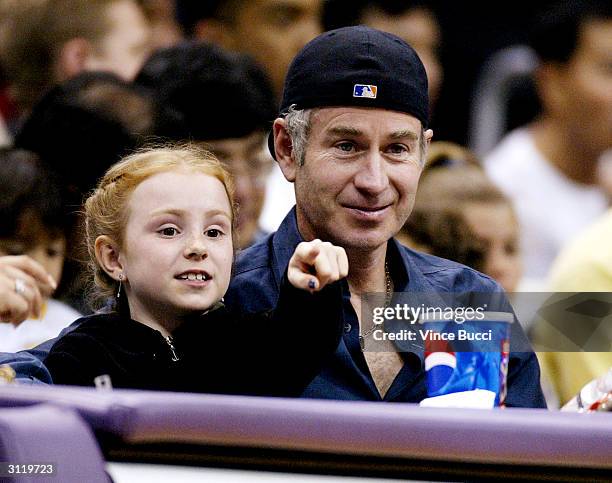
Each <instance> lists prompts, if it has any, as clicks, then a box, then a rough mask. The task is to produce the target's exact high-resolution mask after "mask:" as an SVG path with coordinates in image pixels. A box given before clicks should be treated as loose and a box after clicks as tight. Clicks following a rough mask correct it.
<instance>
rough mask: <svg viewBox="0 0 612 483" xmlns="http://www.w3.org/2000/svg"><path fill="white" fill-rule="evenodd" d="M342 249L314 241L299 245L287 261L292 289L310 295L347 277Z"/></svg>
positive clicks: (346, 259)
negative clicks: (294, 288)
mask: <svg viewBox="0 0 612 483" xmlns="http://www.w3.org/2000/svg"><path fill="white" fill-rule="evenodd" d="M348 268H349V267H348V258H347V257H346V252H345V251H344V248H341V247H337V246H334V245H332V244H331V243H329V242H322V241H321V240H318V239H315V240H312V241H310V242H302V243H300V244H299V245H298V246H297V247H296V249H295V252H294V253H293V256H292V257H291V260H289V267H288V269H287V277H288V278H289V282H291V284H292V285H293V286H294V287H297V288H301V289H303V290H308V291H310V292H311V293H312V292H316V291H319V290H321V289H322V288H323V287H325V285H327V284H328V283H332V282H335V281H336V280H340V279H341V278H344V277H346V276H347V275H348Z"/></svg>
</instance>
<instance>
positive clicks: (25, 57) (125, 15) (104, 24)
mask: <svg viewBox="0 0 612 483" xmlns="http://www.w3.org/2000/svg"><path fill="white" fill-rule="evenodd" d="M5 14H6V18H5V19H4V21H3V24H2V29H1V31H0V37H1V38H0V62H1V63H2V66H3V68H4V72H5V74H6V77H7V80H8V82H9V94H10V95H11V98H12V99H13V100H14V101H15V103H16V105H17V108H18V111H19V113H20V115H21V116H25V115H27V113H28V112H29V111H30V109H31V108H32V107H33V105H34V104H35V103H36V102H37V101H38V100H39V99H40V98H41V97H42V96H43V95H44V94H45V93H46V92H47V91H49V89H51V88H52V87H53V86H54V85H56V84H58V83H62V82H64V81H66V80H68V79H70V78H71V77H74V76H75V75H77V74H79V73H81V72H83V71H106V72H112V73H114V74H116V75H118V76H120V77H121V78H123V79H125V80H128V81H129V80H132V79H133V78H134V76H135V75H136V73H137V72H138V71H139V70H140V67H141V66H142V64H143V63H144V61H145V59H146V57H147V56H148V55H149V53H150V50H151V45H150V40H151V39H150V27H149V24H148V22H147V20H146V18H145V16H144V14H143V11H142V9H141V7H140V5H139V4H138V2H136V1H135V0H24V1H19V2H13V3H12V4H11V8H10V9H7V10H6V12H5ZM9 124H11V123H10V122H9ZM15 124H16V128H17V127H18V125H19V124H20V122H15Z"/></svg>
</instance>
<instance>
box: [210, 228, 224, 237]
mask: <svg viewBox="0 0 612 483" xmlns="http://www.w3.org/2000/svg"><path fill="white" fill-rule="evenodd" d="M206 235H207V236H209V237H210V238H218V237H220V236H221V235H223V232H222V231H221V230H217V229H216V228H211V229H210V230H206Z"/></svg>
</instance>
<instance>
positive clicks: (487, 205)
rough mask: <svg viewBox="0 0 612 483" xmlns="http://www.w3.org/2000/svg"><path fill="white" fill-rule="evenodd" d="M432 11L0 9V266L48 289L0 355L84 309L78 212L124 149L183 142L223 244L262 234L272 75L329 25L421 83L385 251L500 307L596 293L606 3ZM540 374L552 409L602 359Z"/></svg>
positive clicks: (280, 191)
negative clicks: (223, 177) (227, 187)
mask: <svg viewBox="0 0 612 483" xmlns="http://www.w3.org/2000/svg"><path fill="white" fill-rule="evenodd" d="M451 3H453V2H441V1H435V0H432V1H426V0H415V1H400V0H396V1H392V0H216V1H213V0H211V1H204V0H140V1H138V0H0V145H2V146H4V147H2V150H1V151H0V214H2V216H1V221H0V255H5V256H17V255H24V254H25V255H29V256H30V257H31V258H33V259H34V260H36V261H38V262H39V263H41V264H42V265H43V267H44V268H45V269H46V270H47V271H48V272H49V273H50V274H52V275H53V277H54V280H55V281H57V282H58V287H57V289H56V290H55V292H54V293H53V294H52V295H51V296H49V297H48V298H47V299H46V300H43V301H42V302H41V304H40V307H39V310H37V313H36V314H35V315H36V316H34V314H32V315H31V317H30V320H28V321H27V323H23V324H21V325H20V326H18V327H13V326H10V325H7V324H0V351H16V350H20V349H23V348H29V347H32V346H34V345H36V344H37V343H39V342H41V341H43V340H46V339H48V338H51V337H54V336H55V335H57V333H59V331H60V330H61V329H62V328H63V327H64V326H67V325H69V324H70V323H71V322H72V321H73V320H74V319H75V318H77V317H78V314H79V313H88V312H89V311H90V310H91V309H90V308H89V307H88V305H87V302H86V300H87V290H88V287H87V285H86V284H85V283H84V282H83V280H82V278H81V276H80V275H81V274H82V272H83V268H82V262H81V260H82V259H83V254H82V252H81V250H82V233H81V231H82V230H81V223H80V218H81V202H82V200H83V197H84V196H85V195H86V194H87V193H88V192H89V191H90V190H91V189H92V188H93V187H94V186H95V183H96V181H97V180H98V179H99V177H100V176H101V175H102V174H103V173H104V172H105V171H106V170H107V168H108V167H109V166H111V165H112V164H113V163H115V162H116V161H118V160H119V159H120V158H121V157H122V156H123V155H125V154H126V153H129V152H130V151H132V150H134V149H135V148H137V147H139V146H142V145H145V144H148V143H151V142H157V141H160V140H174V141H181V140H190V141H196V142H198V143H202V145H204V146H205V147H206V148H207V149H209V150H210V151H212V152H213V153H214V154H216V155H217V157H219V159H221V160H222V161H223V162H224V163H225V164H226V166H227V167H228V169H229V170H230V172H231V173H232V174H233V176H234V180H235V187H236V193H235V198H236V204H237V206H238V219H237V233H238V238H237V244H238V246H239V247H240V248H244V247H247V246H249V245H251V244H253V243H255V242H257V241H258V240H260V239H262V237H263V236H265V235H266V234H267V233H269V232H271V231H274V230H275V229H276V227H277V226H278V224H279V223H280V222H281V220H282V219H283V217H284V216H285V214H286V213H287V212H288V211H289V209H290V208H291V207H292V206H293V204H294V200H295V198H294V194H293V188H292V186H291V184H290V183H288V182H287V181H286V180H285V179H284V178H283V176H282V174H281V172H280V170H279V169H278V167H277V165H276V163H275V162H274V161H273V159H272V158H271V157H270V155H269V153H268V150H267V145H266V139H267V134H268V131H269V130H270V127H271V122H272V121H273V120H274V118H275V116H276V113H277V110H278V102H279V100H280V97H281V94H282V86H283V81H284V77H285V73H286V71H287V69H288V66H289V64H290V62H291V60H292V59H293V57H294V56H295V54H296V53H297V52H298V51H299V50H300V49H301V48H302V47H303V46H304V45H305V44H306V43H307V42H308V41H309V40H311V39H312V38H313V37H315V36H316V35H317V34H319V33H321V32H323V31H325V30H331V29H335V28H338V27H343V26H347V25H358V24H366V25H369V26H371V27H374V28H377V29H380V30H384V31H388V32H391V33H393V34H395V35H397V36H399V37H401V38H403V39H405V40H406V41H407V42H408V43H409V44H411V45H412V46H413V47H414V49H415V50H416V51H417V53H418V54H419V56H420V57H421V59H422V61H423V64H424V66H425V69H426V72H427V76H428V80H429V94H430V99H431V102H430V119H431V127H432V128H433V131H434V142H433V143H432V145H431V148H430V151H429V155H428V161H427V164H426V168H425V170H424V173H423V174H422V176H421V181H420V187H419V193H418V195H417V200H416V204H415V209H414V211H413V213H412V215H411V217H410V218H409V220H408V222H407V224H406V226H405V227H404V229H403V230H402V231H401V232H400V234H399V235H398V238H399V239H400V240H401V241H402V243H404V244H406V245H408V246H411V247H414V248H416V249H418V250H422V251H426V252H428V253H432V254H434V255H438V256H441V257H444V258H449V259H452V260H456V261H459V262H461V263H464V264H466V265H468V266H471V267H474V268H476V269H477V270H479V271H482V272H483V273H485V274H487V275H489V276H491V277H492V278H494V279H496V280H497V281H498V282H500V284H501V285H502V286H503V287H504V289H505V290H506V291H508V292H520V291H530V290H535V291H568V292H570V291H571V292H578V291H602V292H608V291H612V212H610V211H609V204H610V195H611V193H612V150H611V148H612V20H611V18H610V3H609V2H605V1H589V0H582V1H576V0H568V1H564V2H561V3H555V2H552V1H547V2H518V3H519V5H518V6H517V5H516V2H512V8H510V6H509V5H508V6H503V5H502V6H498V5H491V6H490V7H486V8H484V9H482V8H481V6H482V4H481V3H480V2H454V3H456V5H455V4H454V3H453V4H452V5H451ZM459 4H461V5H459ZM534 4H537V5H534ZM489 9H490V10H489ZM510 10H511V11H510ZM517 12H519V13H517ZM389 69H390V70H391V71H392V70H393V66H392V65H390V66H389ZM321 74H322V75H325V73H324V72H323V71H322V72H321ZM493 126H501V128H500V129H498V130H497V131H495V132H494V135H493V137H491V136H489V137H488V139H490V140H491V141H490V142H489V145H488V146H483V144H482V143H479V142H478V141H479V140H480V138H481V137H484V136H487V135H489V134H490V133H485V132H484V131H485V130H486V129H488V128H492V127H493ZM475 127H479V129H475ZM0 275H1V270H0ZM43 321H44V324H43V323H42V322H43ZM610 325H611V326H612V324H610ZM541 362H542V364H543V367H544V369H545V373H546V377H547V382H546V384H547V387H548V392H549V396H550V401H556V402H557V403H564V402H565V401H567V400H568V399H569V398H570V397H571V396H573V395H574V394H575V393H576V392H577V391H578V390H579V389H580V388H581V387H582V385H584V384H585V383H586V382H587V381H589V380H590V379H593V378H595V377H597V376H599V375H601V374H603V373H605V372H606V370H607V368H609V367H610V366H612V354H611V353H610V352H607V353H604V352H601V353H598V352H590V353H588V352H575V353H554V352H549V353H546V354H542V358H541ZM553 404H554V402H553Z"/></svg>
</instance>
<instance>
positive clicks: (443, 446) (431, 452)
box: [0, 386, 612, 469]
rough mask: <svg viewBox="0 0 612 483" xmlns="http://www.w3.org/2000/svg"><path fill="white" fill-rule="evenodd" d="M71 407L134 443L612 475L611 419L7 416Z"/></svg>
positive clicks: (296, 409) (467, 412)
mask: <svg viewBox="0 0 612 483" xmlns="http://www.w3.org/2000/svg"><path fill="white" fill-rule="evenodd" d="M41 400H42V401H48V402H51V403H53V404H58V405H61V406H69V407H74V408H76V410H77V411H78V412H79V413H80V414H81V416H82V417H83V418H84V419H85V420H87V421H88V422H89V423H90V424H91V425H92V427H93V428H94V429H103V430H105V431H108V432H111V433H113V434H115V435H117V436H120V437H121V438H123V440H124V441H126V442H128V443H153V442H181V443H195V444H212V445H231V446H250V447H267V448H276V449H287V450H303V451H324V452H330V453H335V454H349V455H364V456H366V455H367V456H388V457H401V458H416V459H432V460H446V461H461V462H476V463H506V464H524V465H554V466H567V467H575V468H598V469H608V468H610V469H612V457H611V454H612V453H611V450H610V448H612V417H611V415H610V414H609V413H608V414H606V413H599V414H577V413H561V412H548V411H546V410H539V409H497V410H476V409H438V408H421V407H418V406H416V405H412V404H384V403H376V402H349V401H328V400H306V399H281V398H256V397H236V396H219V395H205V394H179V393H162V392H140V391H121V390H115V391H112V392H96V391H94V390H92V389H83V388H68V387H59V386H55V387H5V388H3V389H2V391H1V392H0V406H6V405H23V404H31V403H33V402H37V401H41Z"/></svg>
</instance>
